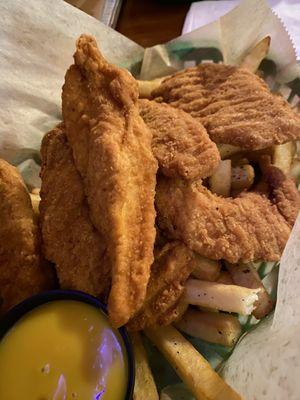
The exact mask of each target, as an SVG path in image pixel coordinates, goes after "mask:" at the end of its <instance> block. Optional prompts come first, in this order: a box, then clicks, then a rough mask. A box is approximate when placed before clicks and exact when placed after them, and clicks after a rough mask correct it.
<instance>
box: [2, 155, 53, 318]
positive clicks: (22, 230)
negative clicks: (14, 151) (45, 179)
mask: <svg viewBox="0 0 300 400" xmlns="http://www.w3.org/2000/svg"><path fill="white" fill-rule="evenodd" d="M0 221H1V223H0V296H1V300H2V304H1V305H0V314H2V313H4V312H6V311H7V310H9V309H10V308H11V307H12V306H14V305H16V304H17V303H19V302H20V301H22V300H24V299H25V298H26V297H29V296H32V295H33V294H36V293H38V292H41V291H43V290H45V289H48V288H50V287H51V285H52V284H53V276H52V274H51V271H50V269H48V266H46V265H45V263H44V261H43V259H42V257H41V254H40V235H39V231H38V226H37V223H36V219H35V217H34V213H33V209H32V205H31V200H30V196H29V193H28V191H27V189H26V186H25V184H24V182H23V180H22V178H21V176H20V174H19V172H18V171H17V169H16V168H15V167H13V166H12V165H10V164H8V163H7V162H6V161H4V160H0Z"/></svg>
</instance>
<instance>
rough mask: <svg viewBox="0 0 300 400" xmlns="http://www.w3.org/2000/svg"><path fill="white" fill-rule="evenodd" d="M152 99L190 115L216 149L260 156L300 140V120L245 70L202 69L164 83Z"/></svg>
mask: <svg viewBox="0 0 300 400" xmlns="http://www.w3.org/2000/svg"><path fill="white" fill-rule="evenodd" d="M152 95H153V97H155V98H156V97H159V98H160V99H161V98H162V99H163V101H164V102H166V103H169V104H170V105H172V106H173V107H175V108H180V109H181V110H184V111H186V112H187V113H189V114H191V115H192V116H193V117H194V118H196V119H197V120H198V121H200V122H201V123H202V124H203V125H204V127H205V128H206V129H207V131H208V134H209V136H210V138H211V139H212V140H213V141H214V142H216V143H223V144H231V145H234V146H238V147H241V148H243V149H247V150H258V149H262V148H266V147H269V146H271V145H273V144H281V143H285V142H288V141H293V140H297V139H300V116H299V115H297V114H296V113H295V112H294V111H293V110H292V108H291V107H290V105H289V104H288V103H287V102H286V101H285V100H284V99H283V98H281V97H280V96H276V95H274V94H272V93H271V92H270V90H269V88H268V87H267V85H266V84H265V82H264V81H263V80H262V79H261V78H259V77H258V76H257V75H255V74H253V73H252V72H250V71H248V70H246V69H243V68H239V67H235V66H229V65H224V64H212V63H209V64H205V63H204V64H199V65H198V66H197V67H194V68H188V69H185V70H183V71H179V72H178V73H176V74H174V75H172V76H171V77H169V78H167V79H165V80H164V81H163V82H162V84H161V85H160V86H159V87H158V88H157V89H156V90H154V91H153V93H152Z"/></svg>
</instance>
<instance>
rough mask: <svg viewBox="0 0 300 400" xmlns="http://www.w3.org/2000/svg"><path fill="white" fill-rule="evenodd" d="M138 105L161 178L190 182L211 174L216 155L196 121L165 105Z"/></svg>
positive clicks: (144, 100) (214, 149)
mask: <svg viewBox="0 0 300 400" xmlns="http://www.w3.org/2000/svg"><path fill="white" fill-rule="evenodd" d="M138 104H139V109H140V115H141V116H142V118H143V120H144V121H145V122H146V124H147V125H148V127H149V128H150V129H151V132H152V135H153V139H152V150H153V153H154V155H155V157H156V159H157V160H158V163H159V167H160V169H161V170H162V172H163V173H164V175H166V176H170V177H182V178H185V179H194V178H206V177H207V176H210V175H211V174H212V172H213V170H214V169H215V168H216V167H217V166H218V164H219V161H220V154H219V151H218V149H217V146H216V145H215V144H214V143H213V142H212V141H211V140H210V139H209V136H208V134H207V132H206V130H205V128H204V127H203V126H202V125H201V124H200V123H199V122H197V121H196V120H195V119H194V118H192V117H191V116H190V115H189V114H187V113H185V112H184V111H182V110H176V109H174V108H173V107H171V106H169V105H168V104H164V103H157V102H155V101H151V100H146V99H143V100H142V99H140V100H139V103H138Z"/></svg>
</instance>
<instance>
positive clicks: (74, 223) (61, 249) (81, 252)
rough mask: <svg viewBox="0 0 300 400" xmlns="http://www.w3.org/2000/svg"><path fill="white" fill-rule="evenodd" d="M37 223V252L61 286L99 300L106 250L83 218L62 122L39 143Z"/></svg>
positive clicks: (106, 271)
mask: <svg viewBox="0 0 300 400" xmlns="http://www.w3.org/2000/svg"><path fill="white" fill-rule="evenodd" d="M41 157H42V169H41V178H42V188H41V192H40V195H41V202H40V219H41V228H42V235H43V248H44V253H45V256H46V258H47V259H48V260H50V261H52V262H53V263H55V264H56V271H57V276H58V279H59V283H60V286H61V288H63V289H76V290H82V291H84V292H87V293H90V294H92V295H94V296H100V295H101V294H102V293H103V292H104V291H107V290H108V289H109V285H110V269H111V268H110V263H109V262H108V260H107V259H106V258H105V252H106V246H105V244H104V240H103V238H102V237H101V235H100V234H99V232H98V231H97V230H96V229H95V228H94V226H93V224H92V223H91V221H90V218H89V211H88V206H87V202H86V198H85V195H84V190H83V185H82V180H81V177H80V175H79V173H78V172H77V170H76V168H75V166H74V161H73V156H72V150H71V148H70V146H69V144H68V142H67V139H66V135H65V128H64V126H63V124H61V125H59V126H58V127H56V128H55V129H53V130H52V131H50V132H48V133H47V134H46V135H45V136H44V138H43V141H42V147H41Z"/></svg>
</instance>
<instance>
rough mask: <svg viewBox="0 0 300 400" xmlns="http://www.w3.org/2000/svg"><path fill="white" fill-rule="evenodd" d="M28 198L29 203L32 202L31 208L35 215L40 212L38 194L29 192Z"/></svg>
mask: <svg viewBox="0 0 300 400" xmlns="http://www.w3.org/2000/svg"><path fill="white" fill-rule="evenodd" d="M30 199H31V204H32V208H33V211H34V213H35V215H39V214H40V210H39V205H40V201H41V198H40V195H39V194H34V193H30Z"/></svg>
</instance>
